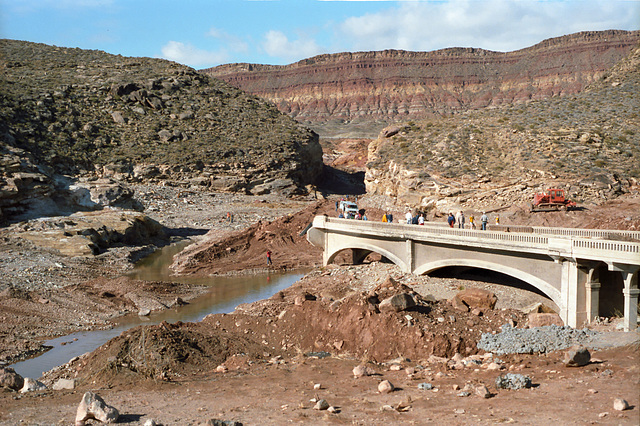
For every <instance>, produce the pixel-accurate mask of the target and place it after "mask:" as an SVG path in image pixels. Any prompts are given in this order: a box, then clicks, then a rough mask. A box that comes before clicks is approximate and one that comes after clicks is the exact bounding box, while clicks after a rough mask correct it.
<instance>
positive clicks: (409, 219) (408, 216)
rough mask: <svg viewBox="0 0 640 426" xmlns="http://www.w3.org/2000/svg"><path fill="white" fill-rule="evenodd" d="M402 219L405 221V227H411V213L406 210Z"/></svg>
mask: <svg viewBox="0 0 640 426" xmlns="http://www.w3.org/2000/svg"><path fill="white" fill-rule="evenodd" d="M404 217H405V218H406V219H407V225H411V219H413V216H411V212H410V211H409V210H407V214H406V215H405V216H404Z"/></svg>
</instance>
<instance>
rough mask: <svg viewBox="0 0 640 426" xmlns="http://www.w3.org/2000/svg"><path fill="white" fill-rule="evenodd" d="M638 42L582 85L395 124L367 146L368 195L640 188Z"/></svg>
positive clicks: (499, 202) (452, 199) (448, 203)
mask: <svg viewBox="0 0 640 426" xmlns="http://www.w3.org/2000/svg"><path fill="white" fill-rule="evenodd" d="M638 93H640V48H638V47H637V46H636V48H635V49H634V50H633V51H632V52H631V53H630V55H629V56H627V57H626V58H624V59H623V60H622V61H620V62H619V63H618V64H616V65H615V66H614V67H613V68H611V69H609V70H608V71H607V72H606V73H605V74H604V75H603V76H602V78H601V79H599V80H598V81H595V82H594V83H592V84H591V85H590V86H588V87H587V88H586V89H585V90H584V91H582V92H581V93H577V94H574V95H567V96H562V97H556V98H550V99H546V100H541V101H535V102H530V103H527V104H521V105H512V106H505V107H502V108H496V109H484V110H480V111H470V112H467V113H461V114H456V115H455V116H452V117H445V118H437V119H422V120H415V121H409V122H405V123H403V124H401V125H394V126H390V127H388V128H386V129H385V130H384V131H382V132H381V133H380V135H379V137H378V139H377V140H375V141H374V142H372V143H371V144H370V145H369V157H368V160H369V161H368V163H367V172H366V177H365V184H366V187H367V193H369V194H384V195H390V196H392V197H394V198H396V199H397V200H398V201H399V202H401V203H407V204H409V205H413V206H420V207H421V208H426V209H429V208H435V207H439V208H440V209H447V208H453V207H454V206H455V207H457V206H460V207H465V206H468V207H474V208H486V209H491V208H501V207H504V206H512V205H516V204H522V203H527V202H529V201H531V198H532V195H533V193H534V192H535V191H540V190H542V189H544V188H548V187H560V188H563V189H566V190H567V191H568V193H569V194H571V197H573V198H574V199H575V200H576V201H578V202H579V203H583V205H585V206H586V205H590V204H596V205H597V204H600V203H602V202H604V201H607V200H611V199H615V198H616V197H619V196H621V195H623V194H636V196H637V193H638V179H639V178H640V120H639V119H638Z"/></svg>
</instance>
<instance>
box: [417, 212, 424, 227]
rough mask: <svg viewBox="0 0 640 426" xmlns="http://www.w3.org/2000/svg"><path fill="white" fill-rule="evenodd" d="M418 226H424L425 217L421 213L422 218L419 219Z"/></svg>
mask: <svg viewBox="0 0 640 426" xmlns="http://www.w3.org/2000/svg"><path fill="white" fill-rule="evenodd" d="M418 225H424V215H423V214H422V213H420V217H418Z"/></svg>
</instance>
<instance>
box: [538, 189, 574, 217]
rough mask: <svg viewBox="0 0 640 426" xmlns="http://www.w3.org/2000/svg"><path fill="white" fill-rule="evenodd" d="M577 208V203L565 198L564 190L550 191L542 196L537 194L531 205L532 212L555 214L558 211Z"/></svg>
mask: <svg viewBox="0 0 640 426" xmlns="http://www.w3.org/2000/svg"><path fill="white" fill-rule="evenodd" d="M575 207H576V203H575V202H573V201H571V200H568V199H566V198H565V197H564V190H562V189H556V188H553V189H548V190H547V191H546V192H544V193H542V194H540V193H536V195H535V196H534V197H533V203H531V211H532V212H555V211H558V210H571V209H573V208H575Z"/></svg>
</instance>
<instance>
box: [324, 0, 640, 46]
mask: <svg viewBox="0 0 640 426" xmlns="http://www.w3.org/2000/svg"><path fill="white" fill-rule="evenodd" d="M639 12H640V2H637V1H617V0H587V1H578V0H569V1H541V2H538V1H511V0H482V1H480V0H451V1H444V2H403V3H402V4H401V5H400V6H397V7H392V8H389V9H386V10H384V11H382V12H378V13H372V14H367V15H362V16H357V17H351V18H348V19H346V20H344V21H343V22H342V23H341V24H339V26H338V28H337V31H338V33H339V36H338V37H340V39H342V40H351V41H352V43H353V44H352V45H351V46H350V47H347V49H348V50H383V49H405V50H418V51H420V50H435V49H441V48H445V47H459V46H460V47H480V48H484V49H490V50H499V51H510V50H516V49H521V48H524V47H527V46H531V45H533V44H536V43H538V42H540V41H542V40H543V39H545V38H549V37H556V36H561V35H566V34H571V33H574V32H578V31H587V30H591V31H596V30H605V29H628V30H631V29H638V28H637V27H638V19H637V17H638V16H640V15H639ZM634 16H635V18H634Z"/></svg>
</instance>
